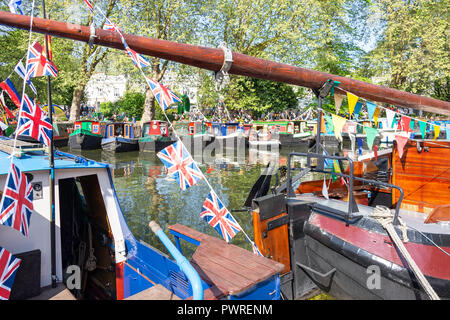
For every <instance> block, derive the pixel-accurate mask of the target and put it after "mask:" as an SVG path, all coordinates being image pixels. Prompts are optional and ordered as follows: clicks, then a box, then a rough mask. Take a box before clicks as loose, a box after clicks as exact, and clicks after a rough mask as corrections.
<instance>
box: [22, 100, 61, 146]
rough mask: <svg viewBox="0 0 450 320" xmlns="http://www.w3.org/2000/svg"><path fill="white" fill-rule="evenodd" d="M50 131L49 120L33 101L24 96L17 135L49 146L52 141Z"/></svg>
mask: <svg viewBox="0 0 450 320" xmlns="http://www.w3.org/2000/svg"><path fill="white" fill-rule="evenodd" d="M52 129H53V127H52V123H51V121H50V118H49V117H47V115H46V113H45V112H44V111H42V109H41V108H40V107H39V106H38V105H37V104H35V103H34V101H33V100H31V99H30V98H29V97H28V96H27V95H26V94H24V98H23V105H22V110H21V112H20V115H19V124H18V126H17V135H25V136H30V137H32V138H34V139H36V140H38V141H40V142H42V143H43V144H45V145H47V146H49V145H50V141H51V139H52Z"/></svg>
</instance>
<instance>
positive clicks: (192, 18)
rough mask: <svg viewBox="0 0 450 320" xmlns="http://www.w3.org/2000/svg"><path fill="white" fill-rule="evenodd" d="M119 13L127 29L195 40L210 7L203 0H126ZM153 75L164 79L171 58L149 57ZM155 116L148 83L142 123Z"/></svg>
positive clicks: (124, 27) (164, 36)
mask: <svg viewBox="0 0 450 320" xmlns="http://www.w3.org/2000/svg"><path fill="white" fill-rule="evenodd" d="M121 3H122V10H121V13H120V14H119V15H118V17H119V18H120V21H121V23H122V24H121V25H120V26H121V27H122V26H123V30H124V31H126V32H128V33H132V34H140V35H144V36H147V37H151V38H154V39H163V40H171V41H178V42H184V43H195V39H196V37H197V36H198V34H197V33H198V28H199V21H200V20H201V19H202V17H201V14H202V13H203V12H204V9H205V8H206V7H207V5H206V3H204V2H202V1H196V0H194V1H186V2H183V1H177V0H150V1H149V0H122V1H121ZM136 21H139V23H136ZM148 59H149V60H150V62H151V66H150V67H149V68H148V70H146V72H147V73H149V76H150V77H151V78H152V79H153V80H155V81H158V82H161V81H162V79H163V77H164V74H165V73H166V70H167V68H168V66H169V61H168V60H163V59H160V58H155V57H149V58H148ZM154 117H155V97H154V96H153V93H152V91H151V90H150V89H149V88H148V86H146V91H145V103H144V110H143V114H142V118H141V121H142V123H143V122H145V121H148V120H151V119H153V118H154Z"/></svg>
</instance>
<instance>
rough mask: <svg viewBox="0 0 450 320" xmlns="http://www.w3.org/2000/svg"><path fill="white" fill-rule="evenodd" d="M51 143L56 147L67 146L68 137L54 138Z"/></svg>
mask: <svg viewBox="0 0 450 320" xmlns="http://www.w3.org/2000/svg"><path fill="white" fill-rule="evenodd" d="M53 144H54V146H55V147H56V148H62V147H67V145H68V144H69V137H61V138H60V137H58V138H54V139H53Z"/></svg>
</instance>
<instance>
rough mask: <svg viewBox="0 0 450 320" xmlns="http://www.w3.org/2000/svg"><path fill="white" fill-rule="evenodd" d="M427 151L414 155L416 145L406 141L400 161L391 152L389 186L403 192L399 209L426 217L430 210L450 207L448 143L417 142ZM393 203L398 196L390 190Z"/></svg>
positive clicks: (449, 151) (439, 141)
mask: <svg viewBox="0 0 450 320" xmlns="http://www.w3.org/2000/svg"><path fill="white" fill-rule="evenodd" d="M420 143H421V145H422V147H428V150H427V151H426V150H424V149H423V150H422V151H421V152H418V151H417V142H416V141H408V143H407V144H406V146H405V149H404V155H403V157H402V159H400V158H399V155H398V151H397V148H396V147H395V148H394V150H393V155H392V157H393V168H392V170H393V175H392V183H393V184H394V185H398V186H399V187H401V188H402V189H403V192H404V198H403V201H402V208H404V209H408V210H414V211H419V212H423V213H429V212H431V211H432V210H433V208H435V207H437V206H439V205H443V204H449V203H450V142H449V141H442V140H436V141H425V142H424V145H423V142H420ZM392 194H393V201H394V203H396V202H397V201H398V199H399V196H400V192H399V191H397V190H396V189H394V190H393V192H392Z"/></svg>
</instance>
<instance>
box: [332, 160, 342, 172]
mask: <svg viewBox="0 0 450 320" xmlns="http://www.w3.org/2000/svg"><path fill="white" fill-rule="evenodd" d="M333 167H334V172H336V173H341V168H340V167H339V164H338V162H337V160H334V161H333Z"/></svg>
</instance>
